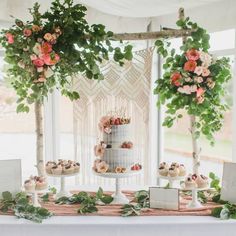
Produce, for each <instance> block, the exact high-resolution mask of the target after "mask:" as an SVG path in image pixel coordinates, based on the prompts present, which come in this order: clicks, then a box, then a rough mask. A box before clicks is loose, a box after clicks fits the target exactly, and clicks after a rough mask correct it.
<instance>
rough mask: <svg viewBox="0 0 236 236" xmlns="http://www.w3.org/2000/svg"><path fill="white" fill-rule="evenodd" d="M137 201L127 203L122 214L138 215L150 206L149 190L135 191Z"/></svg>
mask: <svg viewBox="0 0 236 236" xmlns="http://www.w3.org/2000/svg"><path fill="white" fill-rule="evenodd" d="M134 200H135V203H134V204H125V205H124V206H123V207H122V209H121V216H137V215H140V214H141V212H142V211H143V210H145V209H146V208H149V206H150V204H149V192H148V191H146V190H140V191H137V192H136V193H135V199H134Z"/></svg>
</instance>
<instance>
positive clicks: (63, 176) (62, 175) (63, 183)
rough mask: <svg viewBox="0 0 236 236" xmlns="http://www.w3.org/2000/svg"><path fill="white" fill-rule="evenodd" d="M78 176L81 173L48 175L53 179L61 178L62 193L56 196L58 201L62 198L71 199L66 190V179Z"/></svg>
mask: <svg viewBox="0 0 236 236" xmlns="http://www.w3.org/2000/svg"><path fill="white" fill-rule="evenodd" d="M78 174H79V172H76V173H73V174H61V175H54V174H47V175H48V176H50V177H53V178H60V191H59V192H58V193H57V194H56V198H57V199H58V198H60V197H70V196H71V193H70V192H68V191H67V190H66V188H65V185H66V183H65V178H67V177H73V176H76V175H78Z"/></svg>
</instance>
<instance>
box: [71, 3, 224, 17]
mask: <svg viewBox="0 0 236 236" xmlns="http://www.w3.org/2000/svg"><path fill="white" fill-rule="evenodd" d="M75 1H78V2H80V3H82V4H85V5H87V6H89V7H92V8H95V9H96V10H99V11H101V12H104V13H107V14H111V15H116V16H123V17H154V16H161V15H165V14H170V13H173V12H176V11H177V9H178V8H180V7H184V8H186V9H189V8H194V7H198V6H202V5H206V4H211V3H214V2H219V1H223V0H75Z"/></svg>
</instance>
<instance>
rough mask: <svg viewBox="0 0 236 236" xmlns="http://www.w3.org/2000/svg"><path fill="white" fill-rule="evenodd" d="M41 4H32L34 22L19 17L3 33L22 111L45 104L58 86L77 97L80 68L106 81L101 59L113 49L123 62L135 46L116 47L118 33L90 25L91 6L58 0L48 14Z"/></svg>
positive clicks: (115, 57) (9, 73) (100, 26)
mask: <svg viewBox="0 0 236 236" xmlns="http://www.w3.org/2000/svg"><path fill="white" fill-rule="evenodd" d="M39 7H40V5H39V4H38V3H35V5H34V7H33V8H32V9H30V14H31V15H32V18H33V19H32V21H27V22H23V21H21V20H19V19H16V20H15V25H13V26H12V27H11V28H9V29H4V30H2V31H1V34H0V43H1V45H2V47H3V48H4V49H5V54H4V57H5V61H6V62H7V63H8V64H9V68H8V70H7V74H8V77H9V78H10V82H11V84H12V86H13V88H14V89H15V90H16V93H17V95H18V97H19V99H18V103H19V105H18V107H17V111H18V112H28V111H29V106H28V104H32V103H34V102H40V103H42V102H43V100H44V98H45V97H47V96H48V93H50V92H51V91H52V90H53V89H54V88H57V89H59V90H60V91H61V94H62V95H65V96H67V97H69V98H70V99H71V100H74V99H78V98H79V94H78V92H77V91H74V90H73V88H72V79H71V78H72V76H73V75H77V74H78V73H80V74H83V75H85V76H86V77H87V78H88V79H95V80H102V79H103V74H102V72H101V70H100V64H101V63H102V62H103V61H104V60H108V59H109V54H110V53H111V54H113V58H114V60H115V61H116V62H117V63H118V64H119V65H123V64H124V61H125V60H131V59H132V46H130V45H122V47H123V49H122V48H120V47H113V46H112V41H113V38H112V37H113V32H111V31H106V29H105V26H104V25H102V24H93V25H91V26H90V25H89V24H88V22H87V21H86V19H85V16H86V11H87V9H86V7H85V6H83V5H81V4H74V3H73V0H64V1H63V2H61V1H60V0H55V1H53V2H52V3H51V7H50V10H48V11H47V12H45V13H40V11H39Z"/></svg>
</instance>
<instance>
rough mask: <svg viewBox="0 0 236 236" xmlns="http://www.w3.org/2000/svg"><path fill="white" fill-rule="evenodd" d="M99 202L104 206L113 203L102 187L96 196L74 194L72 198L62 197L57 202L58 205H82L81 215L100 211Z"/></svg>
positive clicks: (81, 193)
mask: <svg viewBox="0 0 236 236" xmlns="http://www.w3.org/2000/svg"><path fill="white" fill-rule="evenodd" d="M98 201H101V202H103V203H104V204H110V203H111V202H112V201H113V197H111V196H110V195H106V194H104V192H103V189H102V188H101V187H100V188H99V189H98V191H97V193H96V194H95V195H90V194H88V193H86V192H80V193H78V194H74V195H73V196H71V197H61V198H59V199H58V200H56V202H55V203H56V204H60V205H62V204H68V205H70V204H80V207H79V209H78V213H79V214H86V213H93V212H96V211H97V210H98V209H97V207H96V203H97V202H98Z"/></svg>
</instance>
